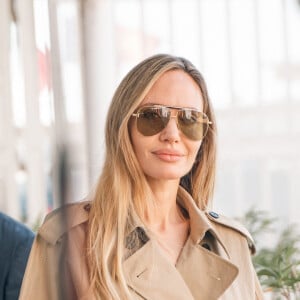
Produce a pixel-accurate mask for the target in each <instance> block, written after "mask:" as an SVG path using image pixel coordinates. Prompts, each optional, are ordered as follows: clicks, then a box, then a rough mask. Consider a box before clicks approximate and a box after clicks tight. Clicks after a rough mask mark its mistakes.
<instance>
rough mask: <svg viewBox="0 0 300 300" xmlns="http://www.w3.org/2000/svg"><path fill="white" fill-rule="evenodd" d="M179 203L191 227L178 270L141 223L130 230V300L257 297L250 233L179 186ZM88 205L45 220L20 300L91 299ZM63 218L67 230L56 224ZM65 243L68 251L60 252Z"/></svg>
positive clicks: (58, 212) (126, 270)
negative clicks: (205, 207) (205, 209)
mask: <svg viewBox="0 0 300 300" xmlns="http://www.w3.org/2000/svg"><path fill="white" fill-rule="evenodd" d="M178 199H179V202H180V203H181V205H182V206H183V207H185V209H186V210H187V212H188V214H189V217H190V225H191V229H190V236H189V238H188V240H187V241H186V244H185V246H184V248H183V249H182V252H181V254H180V256H179V259H178V261H177V264H176V266H174V265H173V264H172V263H171V262H170V261H169V260H168V259H167V258H166V257H165V255H164V254H163V253H162V252H161V250H160V248H159V246H158V245H157V244H156V242H155V240H151V239H149V237H148V236H149V235H147V230H146V229H145V228H143V227H142V226H138V227H136V228H133V230H132V232H131V234H129V235H128V237H127V239H126V241H127V243H126V253H127V254H126V258H125V259H124V263H123V269H124V273H125V277H126V280H127V283H128V286H129V287H130V289H131V291H132V295H133V297H132V298H133V299H139V300H141V299H147V300H150V299H151V300H215V299H221V300H255V299H257V300H258V299H259V300H261V299H263V294H262V291H261V287H260V285H259V283H258V280H257V276H256V274H255V271H254V269H253V266H252V262H251V255H250V251H251V252H252V253H254V251H255V249H254V246H253V242H252V239H251V237H250V235H249V233H248V231H247V230H246V229H245V228H244V227H243V226H241V225H240V224H238V223H237V222H235V221H233V220H230V219H228V218H225V217H223V216H220V215H218V214H216V213H213V212H203V211H201V210H199V209H198V208H197V207H196V206H195V204H194V201H193V199H192V198H191V197H190V195H189V194H188V193H187V192H186V191H184V190H183V189H182V188H180V189H179V191H178ZM89 206H90V204H89V202H81V203H76V204H71V205H68V207H67V208H66V209H59V210H56V211H54V212H52V213H51V214H50V215H48V217H47V218H46V220H45V222H44V224H43V225H42V226H41V228H40V229H39V231H38V234H37V237H36V239H35V242H34V245H33V248H32V251H31V254H30V258H29V261H28V265H27V269H26V272H25V276H24V279H23V284H22V288H21V294H20V299H21V300H28V299H30V300H34V299H38V300H58V299H59V300H60V299H72V300H73V299H81V300H83V299H86V300H87V299H89V300H90V299H93V298H92V297H91V296H90V294H89V281H88V270H87V264H86V259H85V238H86V230H87V221H88V217H89ZM62 216H63V217H62ZM64 220H67V225H66V226H62V222H64ZM66 241H68V249H69V251H68V252H66V251H63V249H65V245H66ZM66 253H67V254H66ZM63 266H66V268H65V267H63ZM66 291H69V293H68V295H66V294H64V293H65V292H66Z"/></svg>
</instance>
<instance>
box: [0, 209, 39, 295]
mask: <svg viewBox="0 0 300 300" xmlns="http://www.w3.org/2000/svg"><path fill="white" fill-rule="evenodd" d="M33 238H34V234H33V232H32V231H31V230H29V229H28V228H26V227H25V226H24V225H23V224H21V223H19V222H17V221H15V220H14V219H12V218H10V217H8V216H6V215H4V214H3V213H1V212H0V299H2V300H14V299H18V297H19V292H20V288H21V284H22V279H23V275H24V271H25V267H26V264H27V259H28V255H29V252H30V249H31V245H32V242H33Z"/></svg>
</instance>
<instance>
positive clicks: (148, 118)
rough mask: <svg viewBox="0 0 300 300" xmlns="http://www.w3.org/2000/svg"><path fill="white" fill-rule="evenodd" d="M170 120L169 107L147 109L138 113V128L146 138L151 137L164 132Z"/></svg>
mask: <svg viewBox="0 0 300 300" xmlns="http://www.w3.org/2000/svg"><path fill="white" fill-rule="evenodd" d="M169 119H170V110H169V109H168V108H167V107H145V108H142V109H141V110H140V111H139V112H138V118H137V128H138V130H139V132H140V133H142V134H143V135H145V136H151V135H155V134H157V133H159V132H160V131H162V130H163V129H164V128H165V127H166V126H167V124H168V122H169Z"/></svg>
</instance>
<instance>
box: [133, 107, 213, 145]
mask: <svg viewBox="0 0 300 300" xmlns="http://www.w3.org/2000/svg"><path fill="white" fill-rule="evenodd" d="M172 110H175V111H176V115H172V114H171V112H172ZM132 116H133V117H135V118H136V120H137V121H136V123H137V129H138V131H139V132H140V133H141V134H142V135H144V136H152V135H155V134H157V133H159V132H161V131H162V130H163V129H164V128H166V127H167V125H168V123H169V121H170V119H171V118H176V121H177V126H178V129H179V130H180V131H181V132H182V133H183V134H184V135H185V136H186V137H187V138H189V139H191V140H193V141H200V140H202V139H203V138H204V137H205V135H206V134H207V131H208V128H209V125H210V124H212V122H211V121H209V119H208V117H207V115H206V114H205V113H203V112H201V111H199V110H196V109H193V108H184V107H175V106H164V105H151V106H143V107H140V108H139V109H138V110H137V111H136V112H135V113H134V114H132Z"/></svg>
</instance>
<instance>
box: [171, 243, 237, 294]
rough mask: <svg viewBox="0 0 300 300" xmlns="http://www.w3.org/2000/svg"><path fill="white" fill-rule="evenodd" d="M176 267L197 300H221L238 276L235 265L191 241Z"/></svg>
mask: <svg viewBox="0 0 300 300" xmlns="http://www.w3.org/2000/svg"><path fill="white" fill-rule="evenodd" d="M176 267H177V269H178V271H179V272H180V274H181V276H182V278H183V279H184V281H185V282H186V284H187V286H188V287H189V290H190V291H191V293H192V295H193V297H194V299H197V300H202V299H203V300H207V299H210V300H215V299H219V297H220V296H221V295H222V294H223V293H224V292H225V291H226V289H227V288H228V287H229V286H230V285H231V283H232V282H233V280H234V279H235V278H236V276H237V274H238V268H237V267H236V266H235V265H233V264H232V263H230V262H229V261H228V260H226V259H224V258H222V257H220V256H219V255H216V254H214V253H213V252H211V251H209V250H207V249H205V248H203V247H201V246H200V245H194V244H193V242H192V241H191V240H190V239H189V240H188V241H187V244H186V245H185V247H184V249H183V252H182V253H181V256H180V259H179V261H178V263H177V266H176Z"/></svg>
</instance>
